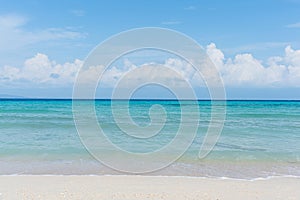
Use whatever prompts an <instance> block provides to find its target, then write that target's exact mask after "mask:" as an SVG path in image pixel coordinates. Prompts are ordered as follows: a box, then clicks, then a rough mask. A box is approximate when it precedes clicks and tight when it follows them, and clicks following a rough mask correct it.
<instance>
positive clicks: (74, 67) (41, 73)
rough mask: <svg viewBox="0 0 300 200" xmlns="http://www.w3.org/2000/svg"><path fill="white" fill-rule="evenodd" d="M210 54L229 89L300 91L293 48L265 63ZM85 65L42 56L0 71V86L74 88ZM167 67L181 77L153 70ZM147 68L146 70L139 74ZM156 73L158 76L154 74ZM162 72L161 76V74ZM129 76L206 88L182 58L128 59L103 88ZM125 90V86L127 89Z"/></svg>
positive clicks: (298, 57) (88, 77) (91, 72)
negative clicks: (264, 88) (291, 89)
mask: <svg viewBox="0 0 300 200" xmlns="http://www.w3.org/2000/svg"><path fill="white" fill-rule="evenodd" d="M206 52H207V54H208V56H209V57H210V59H211V60H212V62H213V63H214V64H215V66H216V68H217V69H218V71H219V73H220V75H221V77H222V79H223V81H224V83H225V86H229V87H300V50H294V49H293V48H292V47H291V46H287V47H286V48H285V51H284V52H285V53H284V56H281V57H279V56H277V57H270V58H269V59H268V60H267V61H265V62H262V61H260V60H258V59H256V58H255V57H254V56H253V55H251V54H237V55H236V56H234V57H233V58H226V56H225V55H224V53H223V52H222V51H221V50H220V49H218V48H217V47H216V45H215V44H213V43H212V44H209V45H208V46H207V47H206ZM82 64H83V61H81V60H78V59H76V60H74V61H73V62H67V63H63V64H59V63H56V62H55V61H52V60H50V59H49V58H48V56H47V55H44V54H41V53H38V54H36V55H35V56H34V57H33V58H30V59H27V60H26V61H25V62H24V64H23V66H21V67H15V66H7V65H6V66H3V67H0V84H1V85H2V86H9V85H11V86H15V85H18V84H19V85H21V86H22V87H25V86H26V85H28V86H31V85H36V86H39V87H48V86H59V87H60V86H72V84H73V83H74V81H75V78H76V74H77V72H78V71H79V69H80V67H81V66H82ZM160 65H163V66H165V67H168V68H170V69H174V70H175V71H176V73H178V75H179V76H180V77H182V79H179V78H178V77H179V76H174V74H173V75H171V74H170V73H169V72H168V70H162V71H161V72H159V71H157V70H153V67H156V66H160ZM139 68H143V70H137V69H139ZM103 70H104V66H101V65H99V66H90V67H88V68H87V69H85V70H83V72H82V81H85V82H86V83H89V82H92V81H97V80H98V78H99V76H98V75H99V73H100V72H101V71H103ZM154 72H155V74H154ZM158 72H159V73H158ZM124 75H126V76H127V79H128V82H126V86H130V85H136V84H137V83H138V82H139V81H140V82H143V81H144V80H148V81H151V80H153V81H156V80H158V79H160V80H164V81H167V82H169V83H171V84H172V86H178V87H182V86H184V84H181V83H182V80H188V81H190V83H191V84H192V85H194V86H196V87H197V86H203V80H202V78H201V77H200V76H199V75H198V74H197V73H196V71H195V69H194V68H193V67H192V66H191V65H190V64H189V63H187V62H186V61H184V60H181V59H178V58H168V59H166V60H165V61H164V62H163V63H160V64H157V63H143V64H140V65H136V64H134V63H132V62H131V61H130V60H128V59H125V60H124V62H123V64H122V65H121V67H120V66H118V67H117V66H115V65H112V66H110V67H109V68H108V69H106V70H105V73H104V74H103V77H102V78H101V82H100V85H101V86H102V87H113V86H114V85H116V84H117V82H118V81H119V80H120V79H121V78H122V77H123V76H124ZM124 86H125V85H124Z"/></svg>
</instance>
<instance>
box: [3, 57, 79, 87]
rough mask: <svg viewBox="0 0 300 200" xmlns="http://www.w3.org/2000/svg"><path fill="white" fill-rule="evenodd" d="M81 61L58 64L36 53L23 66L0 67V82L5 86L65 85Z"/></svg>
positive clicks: (72, 77) (71, 81) (68, 82)
mask: <svg viewBox="0 0 300 200" xmlns="http://www.w3.org/2000/svg"><path fill="white" fill-rule="evenodd" d="M81 65H82V61H80V60H78V59H76V60H75V61H74V62H71V63H70V62H67V63H64V64H58V63H56V62H55V61H51V60H49V58H48V56H46V55H44V54H40V53H38V54H36V55H35V56H34V57H33V58H30V59H28V60H26V61H25V62H24V66H23V67H20V68H19V67H13V66H4V67H2V68H0V83H1V84H2V85H5V86H22V87H32V86H33V85H35V86H38V87H40V86H53V85H56V86H66V85H69V84H72V83H73V81H74V77H75V76H76V74H77V71H78V70H79V68H80V67H81Z"/></svg>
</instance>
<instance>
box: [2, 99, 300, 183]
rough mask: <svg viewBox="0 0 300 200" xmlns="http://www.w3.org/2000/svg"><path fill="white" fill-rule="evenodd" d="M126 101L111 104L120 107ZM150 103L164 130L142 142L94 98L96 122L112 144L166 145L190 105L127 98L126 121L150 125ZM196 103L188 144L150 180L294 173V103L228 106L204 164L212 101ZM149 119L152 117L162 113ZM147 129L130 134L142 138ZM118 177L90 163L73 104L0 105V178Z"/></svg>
mask: <svg viewBox="0 0 300 200" xmlns="http://www.w3.org/2000/svg"><path fill="white" fill-rule="evenodd" d="M179 103H181V104H179ZM124 104H125V102H124V101H117V102H116V106H117V107H118V106H119V109H123V108H124ZM155 104H159V105H161V106H163V108H164V109H165V111H166V122H165V123H163V124H162V122H161V121H160V120H158V121H154V122H153V123H154V124H155V125H157V126H161V125H163V126H162V127H163V128H162V129H161V131H160V132H159V134H158V135H155V136H154V137H150V138H147V139H137V138H132V137H129V136H128V135H126V134H124V133H123V132H122V131H121V130H120V128H119V127H118V125H117V124H116V122H115V121H114V118H113V115H112V111H111V101H107V100H99V101H98V100H97V101H96V102H95V108H96V113H97V117H98V118H97V119H98V123H99V124H100V126H101V127H102V129H103V130H104V132H105V133H106V135H107V137H108V138H109V139H110V140H111V141H112V142H113V143H114V144H115V145H117V146H119V147H121V148H123V149H126V150H127V151H131V152H139V153H147V152H152V151H154V150H156V149H159V148H162V147H164V146H165V145H166V144H168V143H169V142H170V141H172V138H173V137H174V136H175V135H176V133H177V130H178V127H179V124H180V120H181V113H180V112H181V107H183V106H184V107H185V109H186V110H189V111H190V112H191V113H192V112H195V110H194V108H195V107H194V106H193V105H192V104H191V102H189V101H181V102H178V101H154V100H139V101H130V104H129V108H130V109H129V110H130V115H131V117H132V120H133V121H134V122H135V123H136V124H137V125H139V126H142V127H146V126H147V125H149V123H151V119H150V117H149V108H150V107H151V106H153V105H155ZM198 104H199V108H200V120H195V119H193V118H190V119H189V122H188V123H191V124H194V123H198V124H199V128H198V131H197V135H196V137H195V138H194V140H193V143H192V145H191V146H190V148H189V149H188V151H187V152H186V153H185V154H184V156H183V157H181V158H180V159H179V160H177V161H176V162H175V163H173V164H172V165H170V166H169V167H167V168H164V169H163V170H160V171H157V172H154V173H152V174H153V175H188V176H209V177H232V178H258V177H268V176H283V175H293V176H300V102H299V101H227V108H226V109H227V114H226V120H225V125H224V129H223V131H222V134H221V136H220V138H219V140H218V143H217V144H216V146H215V147H214V149H213V151H212V152H211V153H210V154H209V155H208V156H207V157H206V158H205V159H202V160H199V159H198V157H197V156H198V152H199V149H200V147H201V144H202V142H203V138H204V135H205V133H206V131H207V127H208V124H209V121H210V116H211V114H210V111H211V102H210V101H199V102H198ZM83 105H84V101H83ZM84 114H86V113H83V114H82V115H84ZM152 114H153V116H154V118H155V117H160V114H161V113H160V112H155V111H154V112H153V113H152ZM87 118H88V117H87ZM85 119H86V118H85ZM120 119H121V123H123V126H124V127H125V128H127V129H128V130H130V132H134V131H136V129H134V128H133V127H132V126H130V125H129V124H128V122H127V121H126V119H125V118H124V121H122V119H123V118H122V116H121V117H120ZM187 125H189V124H187ZM185 130H187V131H189V129H185ZM145 132H146V131H145ZM145 132H143V133H142V132H137V133H135V135H139V134H140V135H143V134H146V135H147V134H148V133H145ZM103 153H107V154H111V153H112V152H110V151H107V152H106V151H105V150H104V151H103ZM165 156H170V155H165ZM162 159H163V158H162ZM125 161H126V159H125V158H124V162H125ZM119 173H120V172H116V171H114V170H111V169H109V168H108V167H105V166H104V165H103V164H101V163H99V162H98V161H96V160H94V159H93V157H92V156H91V155H90V154H89V153H88V152H87V150H86V149H85V147H84V146H83V144H82V143H81V142H80V139H79V136H78V134H77V130H76V127H75V124H74V120H73V114H72V101H71V100H0V174H119Z"/></svg>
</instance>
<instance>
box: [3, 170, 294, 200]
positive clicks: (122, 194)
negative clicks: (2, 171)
mask: <svg viewBox="0 0 300 200" xmlns="http://www.w3.org/2000/svg"><path fill="white" fill-rule="evenodd" d="M299 188H300V179H299V178H271V179H267V180H254V181H247V180H233V179H223V180H222V179H211V178H193V177H154V176H153V177H150V176H87V175H83V176H39V175H36V176H31V175H24V176H1V177H0V193H1V195H0V199H1V200H5V199H10V200H12V199H18V200H19V199H115V200H117V199H118V200H121V199H122V200H123V199H130V200H133V199H139V200H140V199H172V200H174V199H175V200H176V199H178V200H179V199H180V200H182V199H195V200H198V199H203V200H206V199H207V200H208V199H214V200H217V199H218V200H223V199H228V200H232V199H251V200H252V199H289V200H292V199H295V200H298V199H300V190H299Z"/></svg>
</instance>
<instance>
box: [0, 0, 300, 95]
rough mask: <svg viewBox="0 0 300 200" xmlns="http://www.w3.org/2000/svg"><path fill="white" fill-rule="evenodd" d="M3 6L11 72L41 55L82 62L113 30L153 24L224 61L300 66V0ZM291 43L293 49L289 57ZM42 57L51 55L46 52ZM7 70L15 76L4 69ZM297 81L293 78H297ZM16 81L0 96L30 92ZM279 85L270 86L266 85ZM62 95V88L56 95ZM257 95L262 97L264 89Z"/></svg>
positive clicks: (5, 61)
mask: <svg viewBox="0 0 300 200" xmlns="http://www.w3.org/2000/svg"><path fill="white" fill-rule="evenodd" d="M0 5H1V6H0V35H1V39H0V69H1V68H4V67H5V66H10V67H13V68H9V70H10V71H13V70H15V68H22V67H23V66H24V65H25V64H24V63H25V62H26V60H30V59H33V58H34V57H35V56H37V54H41V55H46V56H47V59H49V60H50V62H54V61H55V63H60V64H64V63H67V62H69V63H74V60H76V59H78V60H81V61H82V60H84V58H85V57H86V56H87V54H88V53H89V52H90V51H91V50H92V49H93V48H94V47H95V46H96V45H97V44H98V43H100V42H101V41H103V40H105V39H106V38H108V37H110V36H111V35H114V34H117V33H119V32H121V31H125V30H128V29H132V28H138V27H149V26H151V27H164V28H170V29H174V30H177V31H180V32H182V33H185V34H187V35H189V36H190V37H192V38H194V39H195V40H196V41H197V42H198V43H200V44H201V45H203V46H204V47H206V46H208V45H210V44H212V43H213V44H215V46H216V48H215V50H220V51H221V52H222V53H223V55H224V59H225V60H224V63H225V62H228V60H227V59H229V58H230V59H233V60H234V58H235V56H236V55H239V54H241V55H242V54H246V53H247V54H250V55H251V56H252V57H253V58H255V59H256V60H258V61H259V62H261V64H262V65H263V66H264V67H268V66H270V65H268V64H266V63H267V62H268V60H270V58H274V57H276V56H277V57H281V58H282V60H286V58H287V57H288V58H289V59H290V62H289V63H283V64H285V66H287V67H288V66H289V65H292V64H293V66H296V67H298V61H297V57H299V55H300V54H298V53H297V50H298V49H300V37H299V35H300V12H299V11H300V1H299V0H260V1H259V0H253V1H237V0H236V1H233V0H227V1H217V0H210V1H209V0H207V1H168V0H165V1H158V0H154V1H133V0H131V1H89V2H87V1H37V0H35V1H32V0H28V1H14V0H12V1H0ZM1 26H2V27H1ZM287 47H290V48H291V51H289V52H291V53H290V54H288V55H287V52H288V51H287V49H286V48H287ZM295 52H296V53H295ZM214 55H215V54H214ZM214 55H213V57H214ZM291 56H294V57H292V58H290V57H291ZM244 58H245V57H244ZM39 59H44V60H45V59H46V58H45V57H42V56H40V57H39ZM216 59H218V57H217V58H216ZM291 60H292V61H291ZM295 60H296V61H295ZM27 63H28V62H27ZM238 63H239V62H236V64H238ZM291 63H292V64H291ZM281 64H282V63H281ZM28 65H29V64H28ZM224 65H225V64H224ZM278 65H279V64H278ZM299 65H300V63H299ZM299 67H300V66H299ZM2 72H3V73H4V72H5V73H8V72H7V71H5V70H3V69H2ZM296 72H298V71H296ZM294 74H295V73H294ZM0 76H1V70H0ZM0 78H1V77H0ZM4 78H6V79H9V78H7V77H4ZM4 78H3V80H4ZM296 78H297V77H292V79H293V80H294V79H296ZM6 79H5V80H6ZM23 79H24V78H23ZM12 80H15V79H12ZM293 84H294V85H293ZM12 85H14V84H11V83H10V84H7V82H5V83H2V84H1V89H0V93H5V94H8V93H13V94H14V95H16V93H22V92H20V91H21V89H22V91H26V87H25V88H22V87H19V86H12ZM273 85H274V84H271V86H272V87H273ZM35 86H36V89H35V90H34V91H32V92H27V93H26V92H24V93H23V94H22V95H25V96H39V93H40V92H39V91H40V90H42V89H39V88H43V87H41V86H40V85H39V83H36V85H35ZM271 86H269V85H264V86H263V87H260V90H264V89H263V88H269V87H271ZM66 87H68V88H70V87H69V86H66ZM240 87H241V88H242V87H244V85H241V86H240ZM295 87H296V88H298V87H299V85H297V83H294V82H293V81H291V82H290V83H289V84H287V85H286V86H285V85H283V84H280V87H279V89H278V91H279V90H280V91H281V92H282V88H284V91H287V90H290V88H293V89H292V90H293V91H294V90H295ZM55 88H56V89H55ZM62 88H63V86H59V87H55V86H49V87H48V89H49V96H51V95H52V93H51V92H50V90H53V91H55V90H56V91H61V90H62ZM43 90H44V89H43ZM265 90H267V89H265ZM54 93H55V92H54ZM69 93H70V92H69ZM293 93H294V92H289V93H287V94H286V96H284V95H283V98H299V96H297V95H298V94H293ZM61 94H62V92H57V93H55V94H53V95H54V96H60V95H61ZM41 96H43V97H44V96H47V94H43V95H41ZM234 96H238V92H234ZM250 97H251V95H250ZM252 97H253V98H255V97H256V94H254V95H253V96H252ZM262 98H263V97H262ZM265 98H268V97H267V96H266V97H265ZM278 98H280V97H278Z"/></svg>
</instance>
